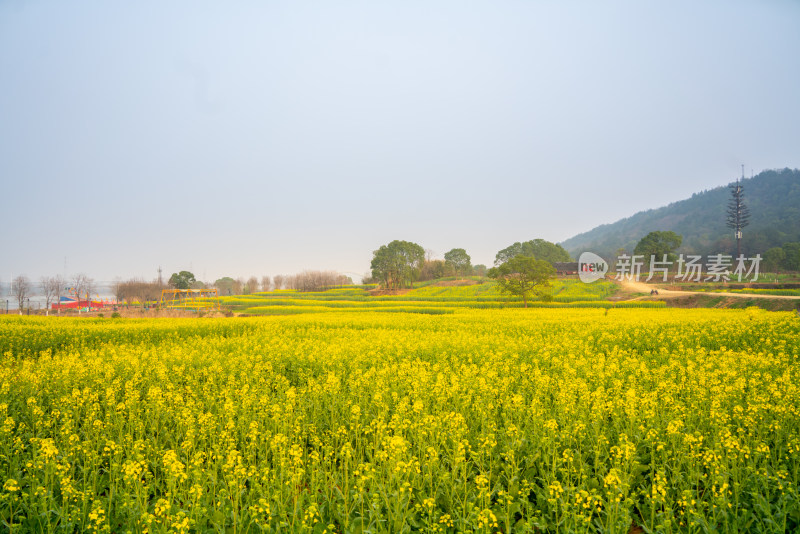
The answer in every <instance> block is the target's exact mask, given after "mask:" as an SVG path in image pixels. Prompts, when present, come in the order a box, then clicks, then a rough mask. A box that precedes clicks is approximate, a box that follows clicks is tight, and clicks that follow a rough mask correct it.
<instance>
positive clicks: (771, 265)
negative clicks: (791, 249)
mask: <svg viewBox="0 0 800 534" xmlns="http://www.w3.org/2000/svg"><path fill="white" fill-rule="evenodd" d="M785 260H786V251H785V250H783V249H782V248H781V247H772V248H771V249H769V250H767V251H766V252H765V253H764V271H766V272H770V273H777V272H778V271H780V270H781V269H782V268H783V262H784V261H785Z"/></svg>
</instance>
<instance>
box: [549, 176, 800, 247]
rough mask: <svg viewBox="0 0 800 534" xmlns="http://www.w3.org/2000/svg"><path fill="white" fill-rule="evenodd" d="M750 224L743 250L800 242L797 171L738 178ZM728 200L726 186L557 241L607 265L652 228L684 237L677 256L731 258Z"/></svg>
mask: <svg viewBox="0 0 800 534" xmlns="http://www.w3.org/2000/svg"><path fill="white" fill-rule="evenodd" d="M741 183H742V185H743V186H744V201H745V204H746V205H747V207H748V208H749V209H750V215H751V217H750V224H749V226H747V227H746V228H745V229H744V231H743V238H742V252H743V253H744V254H747V255H753V254H756V253H761V254H762V255H763V254H764V252H765V251H766V250H767V249H769V248H771V247H779V246H781V245H783V244H784V243H787V242H794V241H800V170H798V169H782V170H767V171H763V172H761V173H759V174H758V175H756V176H754V177H753V178H745V179H744V180H741ZM730 198H731V195H730V189H729V188H728V186H720V187H716V188H714V189H711V190H709V191H703V192H701V193H695V194H693V195H692V197H691V198H687V199H686V200H680V201H678V202H673V203H672V204H669V205H667V206H664V207H661V208H657V209H651V210H647V211H640V212H639V213H636V214H634V215H632V216H630V217H627V218H625V219H621V220H619V221H617V222H615V223H611V224H604V225H601V226H598V227H597V228H594V229H592V230H590V231H588V232H584V233H582V234H578V235H576V236H574V237H571V238H569V239H567V240H566V241H563V242H562V243H560V245H561V246H563V247H564V248H565V249H566V250H567V251H568V252H569V253H570V254H571V255H572V257H574V258H577V257H578V256H579V255H580V253H581V252H585V251H591V252H595V253H597V254H599V255H601V256H603V257H604V258H606V259H607V260H609V261H611V260H613V258H615V257H616V254H617V250H618V249H620V248H624V249H625V250H626V251H627V252H628V253H631V252H632V251H633V249H634V247H635V246H636V243H638V242H639V240H640V239H641V238H642V237H644V236H645V235H647V234H648V233H650V232H652V231H655V230H671V231H673V232H676V233H677V234H680V235H681V236H683V244H682V245H681V248H680V249H679V250H678V252H683V253H686V254H700V255H703V256H707V255H709V254H717V253H725V254H734V253H735V250H736V241H735V240H734V237H733V230H730V229H728V228H727V227H726V226H725V214H726V210H727V207H728V202H729V200H730Z"/></svg>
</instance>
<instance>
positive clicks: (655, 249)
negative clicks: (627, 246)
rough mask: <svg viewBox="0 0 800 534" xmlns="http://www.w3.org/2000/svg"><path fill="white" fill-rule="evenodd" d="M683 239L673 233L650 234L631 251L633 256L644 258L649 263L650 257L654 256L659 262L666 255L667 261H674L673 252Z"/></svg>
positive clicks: (675, 257)
mask: <svg viewBox="0 0 800 534" xmlns="http://www.w3.org/2000/svg"><path fill="white" fill-rule="evenodd" d="M681 242H683V237H681V236H679V235H678V234H676V233H675V232H661V231H656V232H650V233H649V234H647V235H646V236H644V237H643V238H642V239H641V240H640V241H639V243H637V244H636V248H634V249H633V253H634V255H637V256H644V257H645V259H646V260H648V261H649V259H650V256H655V258H656V261H661V260H662V258H663V257H664V254H666V255H667V261H675V260H676V259H677V256H675V254H674V252H675V250H676V249H677V248H678V247H679V246H681Z"/></svg>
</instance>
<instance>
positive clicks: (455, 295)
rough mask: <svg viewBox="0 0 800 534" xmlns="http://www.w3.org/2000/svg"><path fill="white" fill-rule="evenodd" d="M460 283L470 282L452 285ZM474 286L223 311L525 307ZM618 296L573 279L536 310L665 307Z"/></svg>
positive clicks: (490, 288)
mask: <svg viewBox="0 0 800 534" xmlns="http://www.w3.org/2000/svg"><path fill="white" fill-rule="evenodd" d="M452 282H455V283H456V284H460V283H463V282H467V281H465V280H455V281H452ZM470 282H472V283H469V282H468V283H469V285H449V284H448V281H447V280H439V281H434V282H423V283H421V284H418V285H417V287H416V288H414V289H411V290H405V291H402V292H398V293H395V294H373V293H371V292H370V289H372V286H349V287H344V288H338V289H329V290H325V291H296V290H278V291H269V292H264V293H256V294H252V295H238V296H230V297H222V298H221V299H220V302H221V304H222V306H223V307H225V308H227V309H230V310H232V311H235V312H238V313H242V314H245V315H290V314H305V313H323V312H330V311H343V312H344V311H350V312H354V311H375V312H384V313H387V312H401V313H421V314H429V315H442V314H449V313H454V312H455V311H456V310H463V309H464V308H472V309H501V308H522V307H523V302H522V298H521V297H516V296H509V295H503V294H501V293H500V292H499V291H498V289H497V285H496V284H495V283H494V282H492V281H487V279H485V278H483V279H481V278H478V277H475V279H473V280H471V281H470ZM616 291H617V286H616V285H615V284H614V283H612V282H610V281H606V280H602V281H599V282H597V283H594V284H584V283H581V282H580V281H578V280H577V279H574V280H564V279H561V280H556V281H555V282H554V284H553V286H552V289H551V296H552V301H551V302H542V301H536V300H533V301H531V302H529V303H528V306H530V307H537V308H562V307H569V308H586V307H591V308H601V307H603V308H612V307H615V308H621V307H636V308H640V307H641V308H644V307H652V308H655V307H663V306H664V303H663V302H642V301H628V302H610V301H608V300H605V299H606V298H607V297H609V296H610V295H612V294H613V293H615V292H616Z"/></svg>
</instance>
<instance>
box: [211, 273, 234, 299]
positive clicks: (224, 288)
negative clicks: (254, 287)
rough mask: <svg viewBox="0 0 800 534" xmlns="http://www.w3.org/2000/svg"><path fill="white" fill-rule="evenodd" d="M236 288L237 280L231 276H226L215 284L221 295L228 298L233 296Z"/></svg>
mask: <svg viewBox="0 0 800 534" xmlns="http://www.w3.org/2000/svg"><path fill="white" fill-rule="evenodd" d="M235 286H236V280H234V279H233V278H231V277H230V276H225V277H224V278H220V279H219V280H217V281H216V282H214V287H216V288H217V289H219V292H220V294H221V295H226V296H230V295H233V293H234V287H235Z"/></svg>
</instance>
